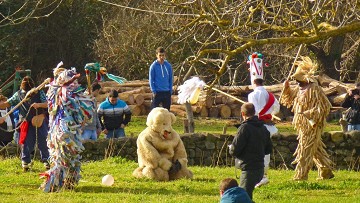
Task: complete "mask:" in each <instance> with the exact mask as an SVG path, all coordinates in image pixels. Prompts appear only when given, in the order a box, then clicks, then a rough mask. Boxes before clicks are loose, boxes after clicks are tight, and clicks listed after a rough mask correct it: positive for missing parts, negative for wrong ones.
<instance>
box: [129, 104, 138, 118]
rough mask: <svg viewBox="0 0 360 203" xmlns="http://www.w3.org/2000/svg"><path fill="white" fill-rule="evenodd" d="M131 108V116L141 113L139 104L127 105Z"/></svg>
mask: <svg viewBox="0 0 360 203" xmlns="http://www.w3.org/2000/svg"><path fill="white" fill-rule="evenodd" d="M128 106H129V107H130V110H131V114H132V115H133V116H140V115H141V107H140V106H139V105H128Z"/></svg>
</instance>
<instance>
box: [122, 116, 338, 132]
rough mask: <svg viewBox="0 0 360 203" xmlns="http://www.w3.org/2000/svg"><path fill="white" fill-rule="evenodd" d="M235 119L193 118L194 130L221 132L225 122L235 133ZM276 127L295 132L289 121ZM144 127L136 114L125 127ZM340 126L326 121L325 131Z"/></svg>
mask: <svg viewBox="0 0 360 203" xmlns="http://www.w3.org/2000/svg"><path fill="white" fill-rule="evenodd" d="M183 122H184V119H183V118H180V117H177V120H176V123H175V124H174V125H173V128H174V129H175V130H176V131H177V132H178V133H179V134H183V132H184V127H183ZM234 122H236V120H234V119H232V120H229V119H214V118H211V119H206V118H196V119H195V132H196V133H205V132H208V133H215V134H221V133H222V132H223V128H224V126H225V125H226V124H228V127H227V130H226V134H229V135H234V134H236V131H237V129H236V128H235V127H233V126H231V125H229V123H234ZM276 127H277V128H278V129H279V132H280V133H282V132H287V133H289V132H293V133H295V130H294V127H293V126H292V125H291V122H281V123H276ZM145 128H146V117H145V116H138V117H132V118H131V122H130V123H129V125H128V127H126V129H125V131H126V135H127V136H137V135H139V133H140V132H141V131H142V130H144V129H145ZM340 130H341V127H340V125H339V124H338V123H337V121H331V122H328V123H327V125H326V127H325V131H340Z"/></svg>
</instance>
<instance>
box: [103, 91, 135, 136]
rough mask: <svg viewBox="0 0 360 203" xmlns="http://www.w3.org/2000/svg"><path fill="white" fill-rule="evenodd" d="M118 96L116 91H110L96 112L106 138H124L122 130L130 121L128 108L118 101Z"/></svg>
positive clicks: (121, 101)
mask: <svg viewBox="0 0 360 203" xmlns="http://www.w3.org/2000/svg"><path fill="white" fill-rule="evenodd" d="M118 96H119V93H118V92H117V91H116V90H111V91H110V93H109V96H108V98H106V100H105V101H103V102H102V103H101V104H100V106H99V109H98V111H97V112H98V116H99V120H100V123H101V126H102V129H104V131H103V132H104V133H105V134H106V138H119V137H125V130H124V128H125V126H126V125H127V124H128V123H129V122H130V120H131V111H130V108H129V106H128V105H127V104H126V103H125V102H124V101H123V100H120V99H118ZM102 118H103V119H104V122H103V121H102Z"/></svg>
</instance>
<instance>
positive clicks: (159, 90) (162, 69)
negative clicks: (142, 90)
mask: <svg viewBox="0 0 360 203" xmlns="http://www.w3.org/2000/svg"><path fill="white" fill-rule="evenodd" d="M156 58H157V59H156V60H155V61H154V62H153V63H152V64H151V66H150V71H149V83H150V89H151V92H152V93H153V99H152V103H151V109H153V108H155V107H159V105H160V103H161V104H162V107H163V108H166V109H168V110H169V111H170V105H171V94H172V87H173V70H172V67H171V64H170V63H169V62H168V61H167V60H165V49H164V48H163V47H158V48H157V49H156Z"/></svg>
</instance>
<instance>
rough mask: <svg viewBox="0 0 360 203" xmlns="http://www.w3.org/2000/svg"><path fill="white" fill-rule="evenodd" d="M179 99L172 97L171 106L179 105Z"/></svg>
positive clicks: (175, 96)
mask: <svg viewBox="0 0 360 203" xmlns="http://www.w3.org/2000/svg"><path fill="white" fill-rule="evenodd" d="M178 98H179V97H178V96H177V95H171V104H179V103H178Z"/></svg>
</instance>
